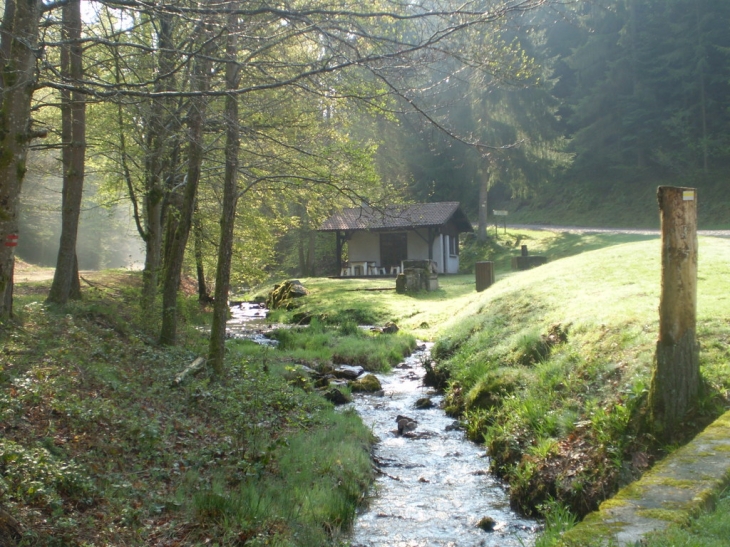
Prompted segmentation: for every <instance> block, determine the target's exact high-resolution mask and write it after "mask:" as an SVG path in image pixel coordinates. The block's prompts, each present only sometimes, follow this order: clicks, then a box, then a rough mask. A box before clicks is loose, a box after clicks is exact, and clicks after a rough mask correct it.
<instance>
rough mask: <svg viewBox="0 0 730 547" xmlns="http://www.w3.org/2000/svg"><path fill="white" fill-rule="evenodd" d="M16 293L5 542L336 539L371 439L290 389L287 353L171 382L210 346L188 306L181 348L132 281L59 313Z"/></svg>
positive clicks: (362, 486) (2, 422)
mask: <svg viewBox="0 0 730 547" xmlns="http://www.w3.org/2000/svg"><path fill="white" fill-rule="evenodd" d="M17 292H18V293H19V297H18V298H17V300H16V310H17V312H18V313H17V315H18V320H16V321H15V322H12V323H6V324H4V325H2V332H1V333H0V337H1V341H2V347H3V351H2V352H1V353H0V509H3V510H5V511H6V512H7V513H8V514H10V515H12V517H13V518H14V519H16V520H17V521H18V522H19V523H20V525H21V526H22V530H23V531H22V537H20V538H12V537H10V538H7V537H6V538H2V537H0V539H2V540H3V541H8V545H11V543H9V541H13V542H14V543H15V542H17V544H18V545H20V546H62V545H63V546H74V545H78V546H81V545H160V546H172V545H180V546H182V545H203V544H211V545H221V546H222V545H243V544H246V545H253V546H256V545H261V546H263V545H267V546H274V545H276V546H313V547H314V546H322V545H328V544H337V543H338V542H340V540H341V539H342V536H343V533H344V531H346V530H347V528H348V526H349V525H350V523H351V521H352V519H353V517H354V511H355V507H356V505H357V503H358V501H359V500H360V497H361V496H362V494H363V492H364V491H365V490H366V489H367V487H368V484H369V482H370V480H371V462H370V459H369V447H370V444H371V442H372V439H371V434H370V432H369V430H368V429H367V428H364V427H363V425H362V423H361V422H360V420H359V418H358V417H357V416H356V415H354V413H351V412H335V411H334V409H333V407H332V405H331V404H330V403H329V402H327V401H325V400H324V398H322V397H321V396H320V395H318V394H317V393H316V392H315V391H313V390H311V389H309V386H303V385H300V384H298V383H297V382H292V381H291V378H290V377H288V376H287V374H286V373H287V371H288V367H289V365H290V364H291V361H292V359H291V357H290V355H289V354H288V353H287V352H283V351H281V352H277V351H270V352H267V353H264V352H263V350H259V351H258V352H249V353H247V352H245V351H240V350H239V349H238V348H237V347H236V346H232V347H231V349H230V351H229V354H228V356H227V357H228V358H227V368H226V373H225V376H224V377H223V378H222V379H220V380H219V381H215V382H213V381H211V379H209V378H208V377H207V376H206V375H205V374H203V375H201V376H198V377H196V378H192V379H191V380H190V381H188V382H187V383H185V384H183V385H182V386H180V387H173V386H172V380H173V378H174V377H175V375H176V374H178V373H179V372H180V371H181V370H182V369H184V368H185V367H186V366H187V365H188V364H189V363H190V362H191V361H192V360H193V359H194V358H195V357H196V356H197V355H198V354H200V353H201V352H202V351H203V350H204V348H205V346H206V344H205V341H206V340H205V335H204V334H203V333H202V332H201V331H200V330H199V329H198V328H196V323H199V321H200V317H202V316H201V314H200V312H199V311H198V310H199V308H197V304H192V303H189V302H187V301H186V302H184V305H183V306H182V309H183V310H190V312H189V313H186V316H185V317H184V318H183V319H184V321H183V324H182V326H181V329H182V335H181V339H183V340H184V343H183V344H181V345H180V346H179V347H175V348H161V347H159V346H157V345H156V344H155V343H154V332H155V326H156V325H154V323H153V321H152V320H151V319H150V316H151V315H152V314H143V313H142V312H141V311H140V310H139V309H138V307H137V304H136V302H137V298H136V296H137V293H136V290H135V289H130V288H128V287H127V286H125V285H122V286H117V285H115V286H114V288H113V289H109V290H101V289H99V290H90V291H87V292H86V294H85V295H84V300H83V301H81V302H80V303H74V304H71V305H69V306H66V307H63V308H58V307H53V306H46V305H44V304H42V303H41V302H40V299H39V296H40V297H42V296H44V295H41V294H39V291H28V292H27V293H26V296H23V290H22V288H20V290H18V291H17ZM403 343H404V345H405V346H408V345H409V344H410V342H408V341H407V340H405V341H404V342H403ZM310 364H311V363H310ZM302 387H306V388H307V389H301V388H302ZM0 543H2V541H0Z"/></svg>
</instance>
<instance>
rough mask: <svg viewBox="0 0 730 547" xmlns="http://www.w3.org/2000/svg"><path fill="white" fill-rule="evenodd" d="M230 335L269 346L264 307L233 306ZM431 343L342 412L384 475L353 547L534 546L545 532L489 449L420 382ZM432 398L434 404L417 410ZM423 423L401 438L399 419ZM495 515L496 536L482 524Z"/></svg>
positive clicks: (364, 513)
mask: <svg viewBox="0 0 730 547" xmlns="http://www.w3.org/2000/svg"><path fill="white" fill-rule="evenodd" d="M231 312H232V318H231V320H230V321H229V323H228V329H227V330H228V334H229V336H231V337H237V338H238V337H241V338H249V339H252V340H254V341H256V342H259V343H264V344H265V343H270V341H269V342H267V340H268V339H267V338H266V333H267V332H268V331H270V330H271V329H272V327H275V326H272V325H268V324H267V323H266V310H264V309H262V308H260V307H258V305H255V304H248V303H244V304H242V305H240V306H235V307H232V308H231ZM430 347H431V344H425V345H423V346H421V349H419V350H418V351H416V352H414V353H413V355H411V356H410V357H408V358H407V359H405V361H404V362H402V363H401V364H399V365H398V366H397V367H396V368H394V369H393V372H390V373H388V374H376V376H377V377H378V379H379V380H380V382H381V384H382V387H383V394H382V395H371V394H356V395H355V398H354V401H353V402H352V403H350V404H349V405H345V406H344V407H341V408H347V407H354V408H355V410H356V411H357V412H358V414H359V415H360V416H361V418H362V420H363V422H364V423H365V424H366V425H368V426H369V427H371V428H372V431H373V433H374V435H375V436H376V437H377V439H378V442H377V443H376V444H375V447H374V450H373V459H374V463H375V466H376V468H377V469H378V475H377V477H376V480H375V484H374V485H373V488H372V490H371V493H370V497H368V498H367V500H366V503H364V504H363V506H362V507H361V508H360V510H359V511H358V515H357V517H356V519H355V523H354V526H353V530H352V536H351V545H352V547H477V546H479V547H489V546H494V547H512V546H515V547H528V546H530V545H532V544H533V543H534V538H535V536H536V534H537V532H538V530H539V525H538V524H537V522H536V521H534V520H531V519H527V518H524V517H521V516H519V515H518V514H516V513H515V512H514V511H512V510H511V509H510V506H509V495H508V493H507V492H506V491H505V487H504V485H503V484H502V483H501V482H500V481H499V480H497V479H496V478H495V477H493V476H492V475H490V474H489V472H488V469H489V459H488V458H487V457H486V456H485V453H484V449H483V448H480V447H479V446H477V445H476V444H474V443H472V442H470V441H469V440H468V439H466V437H465V434H464V432H463V431H462V430H460V429H459V428H458V427H455V422H454V420H453V418H449V417H448V416H446V414H445V413H444V412H443V410H441V409H440V408H439V405H440V403H441V401H442V399H443V397H442V396H441V395H439V394H436V393H435V392H433V391H432V390H429V389H428V388H424V387H423V385H422V378H423V375H424V374H425V369H424V368H423V366H422V363H423V361H424V360H425V359H426V358H428V355H429V351H430ZM423 397H429V398H430V399H431V400H432V401H433V403H434V407H433V408H429V409H426V410H416V409H415V408H414V406H415V403H416V401H417V400H418V399H420V398H423ZM399 415H400V416H406V417H408V418H412V419H413V420H415V421H416V422H417V425H416V426H415V429H413V430H412V431H406V432H405V434H404V435H401V434H399V433H398V424H397V422H396V417H397V416H399ZM484 517H489V518H491V519H493V521H494V529H493V530H492V531H488V532H487V531H484V530H482V529H481V528H479V527H478V526H477V524H478V523H479V521H480V520H481V519H482V518H484Z"/></svg>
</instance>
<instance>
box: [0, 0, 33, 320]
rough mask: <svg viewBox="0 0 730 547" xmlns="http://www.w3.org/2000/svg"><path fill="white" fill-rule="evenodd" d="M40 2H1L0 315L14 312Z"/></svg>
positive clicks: (4, 316)
mask: <svg viewBox="0 0 730 547" xmlns="http://www.w3.org/2000/svg"><path fill="white" fill-rule="evenodd" d="M42 6H43V4H42V2H41V0H22V1H21V0H5V11H4V14H3V21H2V26H1V27H0V33H1V34H0V56H1V58H0V93H1V94H2V98H1V99H0V319H2V318H7V317H11V316H12V313H13V269H14V264H15V245H16V244H17V239H18V207H19V203H20V202H19V196H20V188H21V186H22V184H23V178H24V177H25V171H26V167H25V160H26V157H27V154H28V144H29V143H30V141H31V139H32V138H33V137H34V135H33V132H32V131H31V127H30V103H31V98H32V96H33V86H34V84H35V62H36V49H37V46H38V22H39V21H40V17H41V9H42Z"/></svg>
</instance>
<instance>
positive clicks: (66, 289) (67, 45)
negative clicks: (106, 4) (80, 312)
mask: <svg viewBox="0 0 730 547" xmlns="http://www.w3.org/2000/svg"><path fill="white" fill-rule="evenodd" d="M62 13H63V16H62V17H63V27H62V37H63V40H64V44H63V46H62V47H61V74H62V76H63V78H64V79H65V80H66V81H67V82H69V83H71V84H73V83H74V82H80V81H81V79H82V78H83V58H82V48H81V42H80V40H81V1H80V0H70V1H69V3H68V4H66V5H65V6H63V9H62ZM61 118H62V120H61V139H62V147H63V149H62V163H63V194H62V207H61V240H60V243H59V246H58V259H57V260H56V271H55V273H54V275H53V283H52V284H51V290H50V292H49V294H48V302H54V303H56V304H65V303H66V302H67V301H68V299H69V298H76V299H78V298H81V291H80V284H79V282H78V275H79V274H78V260H77V259H76V239H77V235H78V230H79V217H80V215H81V198H82V194H83V188H84V158H85V155H86V101H85V99H84V96H83V95H82V94H81V93H79V92H78V91H68V90H63V91H62V92H61ZM74 277H75V278H76V280H75V282H74Z"/></svg>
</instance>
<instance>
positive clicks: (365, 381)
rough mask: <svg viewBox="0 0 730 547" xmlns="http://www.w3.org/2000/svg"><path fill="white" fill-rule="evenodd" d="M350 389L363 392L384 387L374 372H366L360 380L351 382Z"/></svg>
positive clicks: (374, 390)
mask: <svg viewBox="0 0 730 547" xmlns="http://www.w3.org/2000/svg"><path fill="white" fill-rule="evenodd" d="M350 389H352V391H357V392H362V393H375V392H377V391H380V390H382V389H383V387H382V386H381V385H380V380H378V378H377V376H375V375H374V374H366V375H365V376H363V377H362V378H360V379H359V380H355V381H354V382H351V383H350Z"/></svg>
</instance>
